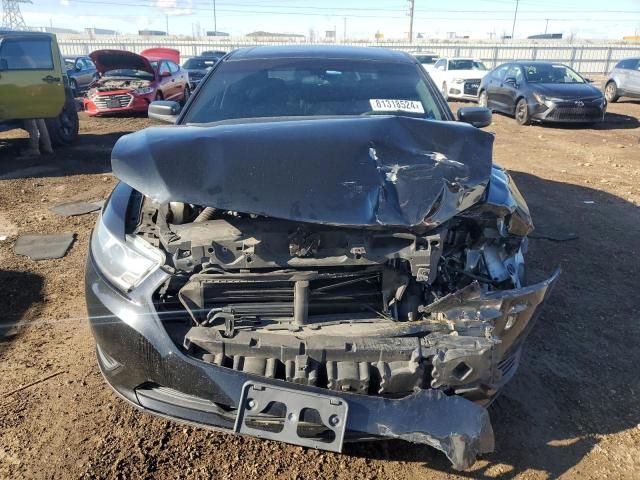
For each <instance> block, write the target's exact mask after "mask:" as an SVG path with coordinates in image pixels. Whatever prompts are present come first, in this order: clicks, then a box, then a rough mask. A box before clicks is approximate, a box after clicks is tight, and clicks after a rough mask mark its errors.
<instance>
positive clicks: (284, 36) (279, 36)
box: [245, 30, 307, 42]
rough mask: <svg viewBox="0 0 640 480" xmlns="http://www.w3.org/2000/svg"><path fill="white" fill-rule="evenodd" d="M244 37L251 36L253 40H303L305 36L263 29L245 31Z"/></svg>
mask: <svg viewBox="0 0 640 480" xmlns="http://www.w3.org/2000/svg"><path fill="white" fill-rule="evenodd" d="M245 37H248V38H251V39H253V40H266V41H269V40H282V41H289V42H304V41H305V40H306V38H307V37H305V36H304V35H299V34H297V33H273V32H265V31H263V30H258V31H255V32H251V33H247V34H246V35H245Z"/></svg>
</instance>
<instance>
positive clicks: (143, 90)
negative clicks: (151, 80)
mask: <svg viewBox="0 0 640 480" xmlns="http://www.w3.org/2000/svg"><path fill="white" fill-rule="evenodd" d="M135 92H136V93H137V94H138V95H146V94H147V93H153V87H142V88H136V89H135Z"/></svg>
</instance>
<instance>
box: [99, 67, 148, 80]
mask: <svg viewBox="0 0 640 480" xmlns="http://www.w3.org/2000/svg"><path fill="white" fill-rule="evenodd" d="M103 76H104V77H131V78H142V79H144V80H153V75H152V74H150V73H149V72H146V71H144V70H133V69H130V68H120V69H118V70H109V71H107V72H104V75H103Z"/></svg>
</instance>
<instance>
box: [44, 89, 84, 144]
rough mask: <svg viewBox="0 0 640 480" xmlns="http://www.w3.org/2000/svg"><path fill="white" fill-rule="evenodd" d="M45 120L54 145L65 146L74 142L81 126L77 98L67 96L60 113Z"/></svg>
mask: <svg viewBox="0 0 640 480" xmlns="http://www.w3.org/2000/svg"><path fill="white" fill-rule="evenodd" d="M45 122H46V124H47V130H48V131H49V137H51V143H52V145H57V146H63V145H69V144H70V143H73V142H74V141H75V139H76V138H77V137H78V130H79V128H80V120H79V119H78V110H77V108H76V102H75V99H73V98H67V101H66V102H65V104H64V107H62V111H61V112H60V114H59V115H58V116H57V117H55V118H47V119H46V120H45Z"/></svg>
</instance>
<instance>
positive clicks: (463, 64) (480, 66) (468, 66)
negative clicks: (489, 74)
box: [449, 60, 487, 70]
mask: <svg viewBox="0 0 640 480" xmlns="http://www.w3.org/2000/svg"><path fill="white" fill-rule="evenodd" d="M486 69H487V67H486V66H485V65H484V63H482V62H478V61H476V60H449V70H486Z"/></svg>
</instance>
